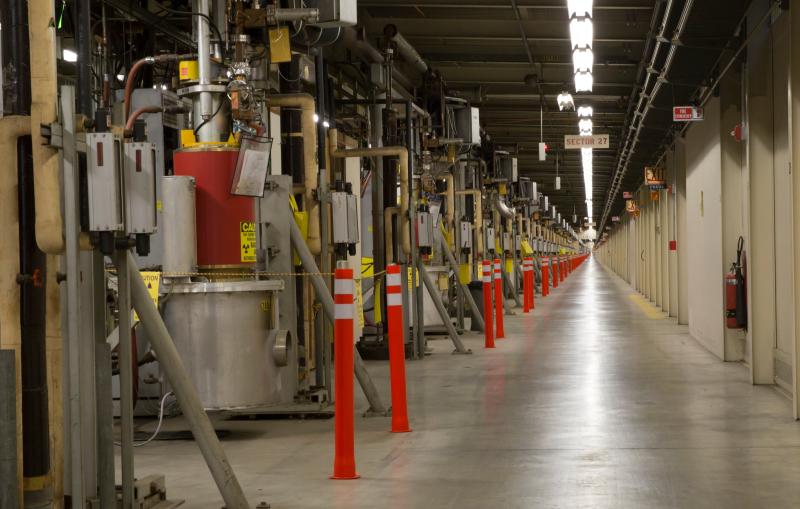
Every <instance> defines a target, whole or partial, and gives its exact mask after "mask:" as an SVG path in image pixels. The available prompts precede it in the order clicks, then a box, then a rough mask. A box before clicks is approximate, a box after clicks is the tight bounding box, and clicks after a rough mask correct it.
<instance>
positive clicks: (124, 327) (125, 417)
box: [116, 249, 166, 509]
mask: <svg viewBox="0 0 800 509" xmlns="http://www.w3.org/2000/svg"><path fill="white" fill-rule="evenodd" d="M128 255H129V253H128V250H127V249H123V250H120V251H117V260H116V266H117V293H118V298H119V407H120V412H119V413H120V427H121V428H122V437H121V439H120V444H121V445H120V448H121V449H122V454H121V457H122V509H133V501H134V497H135V493H134V491H135V487H134V482H135V475H134V465H133V352H132V351H131V345H132V342H133V341H132V337H131V327H132V323H131V322H132V320H131V271H130V269H129V268H128V258H129V256H128ZM138 272H139V271H138V269H137V270H136V277H139V275H138ZM159 360H161V361H162V362H161V365H162V366H163V367H165V368H166V366H164V359H161V357H160V356H159Z"/></svg>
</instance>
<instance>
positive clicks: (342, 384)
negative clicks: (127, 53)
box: [331, 268, 359, 479]
mask: <svg viewBox="0 0 800 509" xmlns="http://www.w3.org/2000/svg"><path fill="white" fill-rule="evenodd" d="M334 303H335V312H334V318H335V320H334V326H333V355H334V366H333V373H334V397H335V398H336V401H335V403H334V405H335V407H334V411H335V415H334V418H333V430H334V460H333V475H332V476H331V479H358V478H359V475H358V473H356V458H355V437H354V435H355V429H354V428H355V418H354V414H355V404H354V402H353V369H354V362H355V361H354V359H353V335H354V333H355V331H354V326H353V321H354V319H355V304H354V302H353V269H344V268H343V269H336V273H335V281H334Z"/></svg>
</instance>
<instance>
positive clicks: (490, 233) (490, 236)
mask: <svg viewBox="0 0 800 509" xmlns="http://www.w3.org/2000/svg"><path fill="white" fill-rule="evenodd" d="M486 247H487V251H494V250H495V242H494V227H493V226H489V227H487V228H486Z"/></svg>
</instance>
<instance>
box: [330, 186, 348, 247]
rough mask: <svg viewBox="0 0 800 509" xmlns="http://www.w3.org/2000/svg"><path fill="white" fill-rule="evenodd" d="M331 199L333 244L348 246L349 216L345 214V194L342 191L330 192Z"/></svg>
mask: <svg viewBox="0 0 800 509" xmlns="http://www.w3.org/2000/svg"><path fill="white" fill-rule="evenodd" d="M330 198H331V223H332V224H331V226H332V227H333V228H332V232H333V243H334V244H349V240H350V234H349V233H348V230H349V222H350V216H349V214H348V213H347V193H345V192H342V191H336V192H332V193H331V194H330Z"/></svg>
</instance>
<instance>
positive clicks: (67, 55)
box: [61, 49, 78, 62]
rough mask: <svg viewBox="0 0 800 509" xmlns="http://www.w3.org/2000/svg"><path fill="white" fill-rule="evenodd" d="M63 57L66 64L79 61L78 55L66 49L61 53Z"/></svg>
mask: <svg viewBox="0 0 800 509" xmlns="http://www.w3.org/2000/svg"><path fill="white" fill-rule="evenodd" d="M61 57H62V58H63V59H64V61H66V62H77V61H78V54H77V53H75V52H74V51H72V50H71V49H65V50H63V51H62V52H61Z"/></svg>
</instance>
